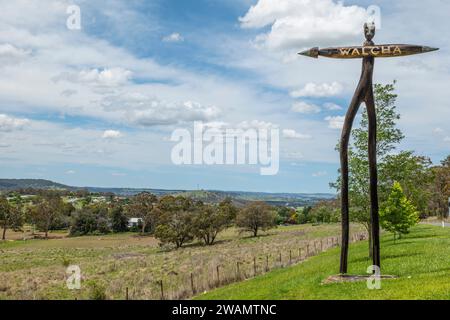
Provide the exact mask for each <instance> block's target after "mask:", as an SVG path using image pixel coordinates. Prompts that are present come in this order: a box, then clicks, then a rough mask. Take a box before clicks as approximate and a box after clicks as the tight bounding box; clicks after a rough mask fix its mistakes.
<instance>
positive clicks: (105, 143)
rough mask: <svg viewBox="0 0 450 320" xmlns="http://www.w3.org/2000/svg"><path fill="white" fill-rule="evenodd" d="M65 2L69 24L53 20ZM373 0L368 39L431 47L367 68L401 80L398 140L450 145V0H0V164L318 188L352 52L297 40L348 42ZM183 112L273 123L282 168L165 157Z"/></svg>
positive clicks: (149, 182) (19, 174)
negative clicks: (373, 30)
mask: <svg viewBox="0 0 450 320" xmlns="http://www.w3.org/2000/svg"><path fill="white" fill-rule="evenodd" d="M73 4H76V5H78V6H79V7H80V8H81V30H71V29H68V28H67V25H66V22H67V19H68V17H69V14H68V13H67V8H68V7H69V6H70V5H73ZM371 5H377V6H379V7H380V8H381V22H382V24H381V29H380V30H378V32H377V36H376V38H375V42H377V43H412V44H423V45H429V46H435V47H440V48H441V50H440V51H438V52H437V53H433V54H428V55H421V56H412V57H406V58H399V59H386V60H381V59H380V60H377V65H376V71H375V81H376V82H379V83H388V82H391V81H393V80H397V81H398V84H397V89H398V90H397V91H398V94H399V99H398V104H397V106H398V111H399V112H400V113H401V114H402V119H401V121H400V123H399V126H400V127H401V129H402V130H403V131H404V133H405V134H406V136H407V138H406V139H405V141H404V142H403V144H402V146H401V148H402V149H408V150H416V152H417V153H418V154H421V155H427V156H429V157H431V159H432V160H433V161H434V162H436V163H437V162H439V161H440V160H441V159H442V158H444V157H445V156H446V155H448V154H449V153H450V126H449V125H448V121H449V119H450V90H449V87H450V55H449V45H450V38H449V37H448V35H447V33H448V30H449V29H450V19H448V12H450V1H441V0H431V1H426V2H425V1H418V0H396V1H387V0H386V1H356V0H354V1H339V2H338V1H334V0H192V1H183V0H152V1H143V0H114V1H100V0H89V1H88V0H84V1H83V0H78V1H76V0H73V1H68V0H40V1H33V0H15V1H10V0H0V8H1V10H0V14H1V19H0V177H2V178H45V179H51V180H55V181H58V182H62V183H66V184H70V185H76V186H104V187H113V186H116V187H152V188H169V189H196V188H198V187H199V188H204V189H222V190H252V191H267V192H329V191H330V189H329V187H328V183H329V182H330V181H332V180H334V179H335V177H336V172H337V168H338V167H339V158H338V154H337V153H336V152H335V150H334V147H335V145H336V143H337V140H338V138H339V136H340V128H341V125H342V118H343V116H344V115H345V112H346V108H347V105H348V102H349V100H350V98H351V96H352V93H353V91H354V88H355V86H356V83H357V80H358V79H359V72H360V62H359V61H339V60H326V59H319V60H312V59H308V58H306V57H299V56H297V55H296V53H297V52H298V51H300V50H302V49H306V48H310V47H314V46H334V45H353V44H354V45H358V44H361V43H362V42H363V36H362V24H363V22H364V21H365V20H366V19H367V15H368V13H367V8H368V7H369V6H371ZM193 121H203V122H204V123H209V124H211V125H227V126H231V127H252V128H279V129H280V132H281V140H280V156H281V163H280V171H279V174H278V175H275V176H260V174H259V172H260V171H259V167H258V166H176V165H174V164H172V162H171V159H170V155H171V150H172V148H173V146H174V143H173V142H171V141H170V137H171V134H172V132H173V131H174V130H175V129H178V128H188V129H191V128H192V127H193Z"/></svg>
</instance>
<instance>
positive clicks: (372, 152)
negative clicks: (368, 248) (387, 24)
mask: <svg viewBox="0 0 450 320" xmlns="http://www.w3.org/2000/svg"><path fill="white" fill-rule="evenodd" d="M374 64H375V58H373V57H370V58H364V65H365V68H367V70H368V72H369V73H370V78H369V82H368V84H367V85H368V88H367V95H366V97H365V102H366V107H367V115H368V118H369V166H370V224H371V226H372V261H373V265H374V266H377V267H379V268H380V267H381V261H380V218H379V206H378V170H377V114H376V108H375V100H374V97H373V84H372V75H373V68H374Z"/></svg>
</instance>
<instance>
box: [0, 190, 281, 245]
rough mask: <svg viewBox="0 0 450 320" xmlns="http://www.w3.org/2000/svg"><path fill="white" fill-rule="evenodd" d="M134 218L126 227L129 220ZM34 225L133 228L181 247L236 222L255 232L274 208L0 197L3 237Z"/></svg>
mask: <svg viewBox="0 0 450 320" xmlns="http://www.w3.org/2000/svg"><path fill="white" fill-rule="evenodd" d="M131 218H135V219H136V220H137V221H138V222H137V223H136V224H134V225H132V226H130V219H131ZM24 224H29V225H32V226H33V227H34V228H36V229H37V230H38V231H40V232H43V233H44V237H45V238H48V233H49V231H52V230H67V229H68V230H69V233H70V236H84V235H101V234H108V233H120V232H127V231H135V232H139V233H141V234H151V235H154V236H155V237H156V238H157V239H159V240H160V242H161V244H162V245H173V246H175V247H176V248H180V247H182V246H183V245H185V244H187V243H190V242H192V241H194V240H199V241H201V242H203V243H204V244H205V245H213V244H214V243H215V242H216V240H217V236H218V235H219V233H220V232H222V231H224V230H225V229H227V228H229V227H232V226H236V227H237V228H239V229H240V230H241V231H242V232H251V234H252V235H253V236H255V237H256V236H258V235H259V233H260V231H264V230H269V229H271V228H273V227H275V226H276V224H277V211H276V209H275V208H273V207H271V206H269V205H267V204H266V203H264V202H253V203H249V204H248V205H247V206H245V207H242V208H238V207H236V206H235V205H234V204H233V202H232V200H231V199H229V198H227V199H225V200H223V201H222V202H220V203H218V204H208V203H204V202H202V201H196V200H193V199H191V198H187V197H183V196H163V197H160V198H158V197H156V196H155V195H153V194H151V193H148V192H143V193H140V194H138V195H136V196H134V197H131V198H118V197H112V199H111V201H110V202H98V203H92V202H90V201H82V207H81V208H78V209H77V208H75V206H74V205H72V204H71V203H69V202H66V201H64V199H63V197H61V196H60V195H59V194H58V192H52V191H48V192H41V193H40V194H39V195H36V196H34V197H33V198H32V199H31V200H30V201H29V202H25V201H24V200H23V198H22V197H21V196H20V195H16V196H15V197H13V198H10V199H8V198H6V197H5V196H1V197H0V226H1V227H2V228H3V234H2V239H5V236H6V230H7V229H12V230H16V231H20V230H22V228H23V226H24Z"/></svg>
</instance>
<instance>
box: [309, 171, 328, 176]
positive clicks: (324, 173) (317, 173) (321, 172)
mask: <svg viewBox="0 0 450 320" xmlns="http://www.w3.org/2000/svg"><path fill="white" fill-rule="evenodd" d="M327 174H328V172H326V171H319V172H314V173H313V174H312V176H313V177H315V178H319V177H324V176H326V175H327Z"/></svg>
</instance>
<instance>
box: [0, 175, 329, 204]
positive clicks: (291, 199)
mask: <svg viewBox="0 0 450 320" xmlns="http://www.w3.org/2000/svg"><path fill="white" fill-rule="evenodd" d="M30 188H31V189H41V190H68V191H76V190H82V189H87V190H88V191H89V192H92V193H114V194H116V195H120V196H133V195H136V194H138V193H141V192H151V193H153V194H155V195H157V196H163V195H168V194H171V195H182V196H186V197H191V198H193V199H196V200H201V201H204V202H209V203H217V202H220V201H222V200H223V199H225V198H227V197H229V198H232V199H233V200H234V201H235V202H236V203H237V204H245V203H246V202H249V201H264V202H267V203H269V204H271V205H275V206H281V205H282V206H292V207H302V206H307V205H311V204H314V203H316V202H318V201H321V200H329V199H334V198H335V197H336V196H335V195H333V194H328V193H314V194H307V193H264V192H243V191H218V190H197V191H193V190H162V189H146V188H98V187H73V186H67V185H64V184H61V183H57V182H53V181H49V180H43V179H0V191H13V190H18V189H30Z"/></svg>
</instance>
